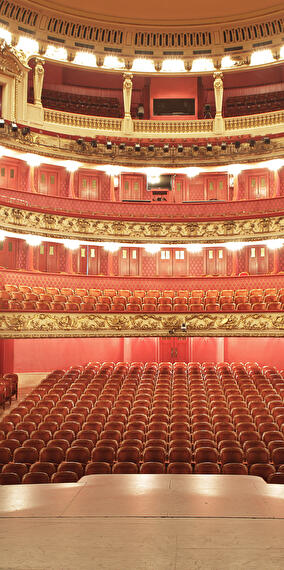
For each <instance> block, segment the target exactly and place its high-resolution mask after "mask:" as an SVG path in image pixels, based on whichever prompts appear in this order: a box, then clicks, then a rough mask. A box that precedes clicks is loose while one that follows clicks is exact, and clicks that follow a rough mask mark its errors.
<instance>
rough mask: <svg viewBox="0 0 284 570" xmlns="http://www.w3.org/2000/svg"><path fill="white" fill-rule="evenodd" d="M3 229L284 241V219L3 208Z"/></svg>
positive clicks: (136, 238) (84, 236) (102, 236)
mask: <svg viewBox="0 0 284 570" xmlns="http://www.w3.org/2000/svg"><path fill="white" fill-rule="evenodd" d="M0 229H2V230H6V231H9V230H10V231H13V232H18V233H29V234H35V235H41V236H44V237H50V238H52V237H53V238H62V239H71V238H72V239H77V240H83V241H85V240H89V241H117V242H121V241H122V242H123V241H126V242H131V243H147V242H149V241H150V242H151V243H173V244H178V243H184V242H185V241H187V240H190V242H192V243H194V242H198V243H218V242H220V243H222V242H223V241H228V240H239V241H244V240H246V241H250V240H265V239H276V238H283V236H284V216H275V217H262V218H249V219H244V220H243V219H234V220H226V221H221V220H217V221H209V222H194V221H190V222H174V221H173V222H147V221H144V220H143V221H141V222H140V221H135V222H132V221H120V220H119V221H117V220H98V219H92V218H78V217H71V216H60V215H58V214H50V213H40V212H32V211H28V210H24V209H20V208H13V207H10V206H0Z"/></svg>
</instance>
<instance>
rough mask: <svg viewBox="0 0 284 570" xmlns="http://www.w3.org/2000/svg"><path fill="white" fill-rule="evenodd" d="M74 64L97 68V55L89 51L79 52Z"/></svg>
mask: <svg viewBox="0 0 284 570" xmlns="http://www.w3.org/2000/svg"><path fill="white" fill-rule="evenodd" d="M73 63H76V64H77V65H85V66H86V67H97V58H96V56H95V54H93V53H90V52H88V51H77V52H76V55H75V57H74V60H73Z"/></svg>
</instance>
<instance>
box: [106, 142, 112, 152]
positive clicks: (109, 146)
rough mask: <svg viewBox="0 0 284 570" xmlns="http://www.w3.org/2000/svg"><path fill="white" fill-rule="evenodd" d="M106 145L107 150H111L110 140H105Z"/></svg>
mask: <svg viewBox="0 0 284 570" xmlns="http://www.w3.org/2000/svg"><path fill="white" fill-rule="evenodd" d="M106 147H107V150H111V149H112V142H111V141H107V143H106Z"/></svg>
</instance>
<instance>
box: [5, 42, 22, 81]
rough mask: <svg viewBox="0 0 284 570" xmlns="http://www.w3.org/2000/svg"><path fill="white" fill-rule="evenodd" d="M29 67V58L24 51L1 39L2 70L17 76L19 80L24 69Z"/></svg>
mask: <svg viewBox="0 0 284 570" xmlns="http://www.w3.org/2000/svg"><path fill="white" fill-rule="evenodd" d="M24 68H26V69H29V66H28V64H27V58H26V56H25V54H24V52H23V51H18V50H16V49H15V48H14V47H12V46H9V45H8V44H6V42H5V40H2V39H1V40H0V71H2V72H3V73H5V74H7V75H12V76H15V77H16V78H17V79H18V80H19V79H21V78H22V76H23V69H24Z"/></svg>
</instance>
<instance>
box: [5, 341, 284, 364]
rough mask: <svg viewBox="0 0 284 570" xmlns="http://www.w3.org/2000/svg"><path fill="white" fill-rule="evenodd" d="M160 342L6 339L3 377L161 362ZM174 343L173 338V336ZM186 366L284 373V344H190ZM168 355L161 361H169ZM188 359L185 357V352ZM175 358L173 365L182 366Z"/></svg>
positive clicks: (236, 342) (245, 342) (248, 342)
mask: <svg viewBox="0 0 284 570" xmlns="http://www.w3.org/2000/svg"><path fill="white" fill-rule="evenodd" d="M161 340H162V339H161V338H158V337H157V338H147V337H146V338H70V339H64V338H62V339H15V340H12V339H4V340H1V341H0V359H1V369H0V372H16V373H20V372H49V371H52V370H54V369H56V368H64V369H66V368H68V367H70V366H74V365H79V364H86V363H87V362H89V361H100V362H104V361H106V360H111V361H114V362H115V361H116V362H117V361H124V360H125V361H129V362H130V361H137V360H138V361H141V362H148V361H159V360H161V358H160V354H162V351H161ZM169 340H171V341H172V343H174V340H175V339H174V338H172V337H170V336H169ZM187 342H188V355H189V356H188V361H189V362H191V361H193V362H194V361H196V362H208V361H210V362H220V361H227V362H234V361H237V362H240V361H241V362H248V361H249V362H258V363H259V364H260V365H272V366H277V367H278V368H280V369H282V368H284V358H283V351H284V338H236V337H232V338H231V337H228V338H222V337H220V338H217V337H202V338H201V337H194V338H190V337H188V338H187ZM168 347H169V348H168V350H169V354H168V355H167V354H165V350H163V357H164V359H165V360H169V361H170V360H173V359H171V350H170V348H171V342H169V343H168ZM183 354H184V352H183ZM179 356H180V357H181V354H180V355H179V354H177V356H176V358H175V360H176V361H178V360H182V357H181V358H179Z"/></svg>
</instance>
